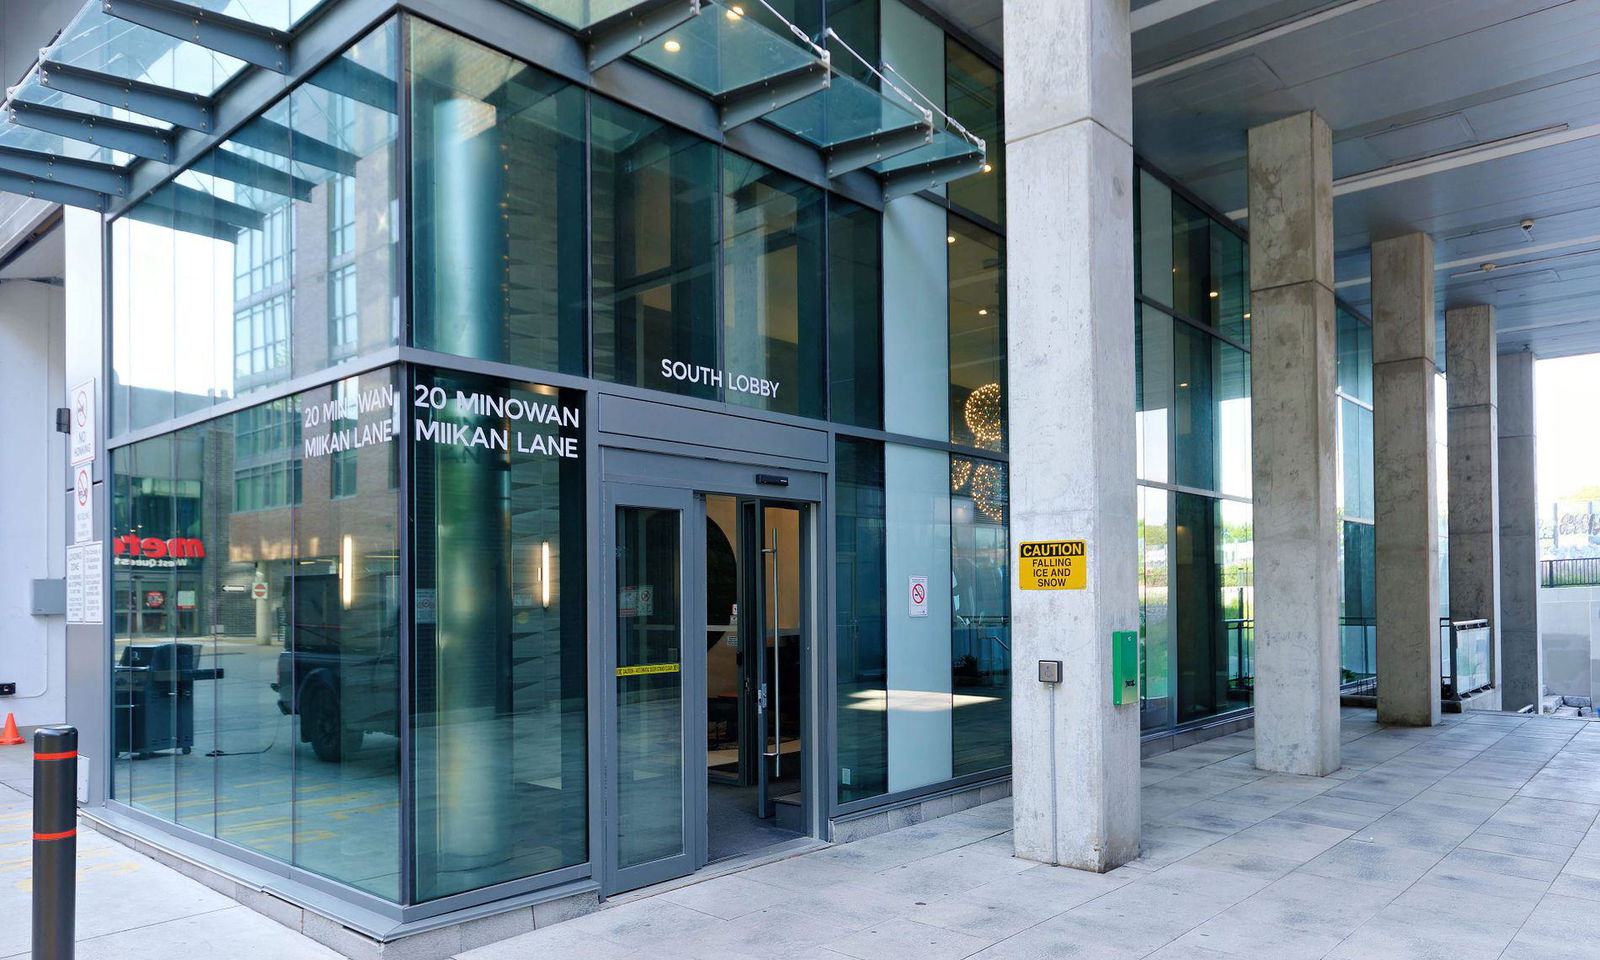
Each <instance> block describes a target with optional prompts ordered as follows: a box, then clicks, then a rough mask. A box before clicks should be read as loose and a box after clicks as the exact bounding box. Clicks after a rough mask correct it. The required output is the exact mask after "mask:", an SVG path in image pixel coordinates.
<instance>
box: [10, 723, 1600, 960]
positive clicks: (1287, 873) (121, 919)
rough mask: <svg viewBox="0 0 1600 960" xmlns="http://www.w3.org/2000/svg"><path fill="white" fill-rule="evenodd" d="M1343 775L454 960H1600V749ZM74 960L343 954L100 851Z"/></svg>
mask: <svg viewBox="0 0 1600 960" xmlns="http://www.w3.org/2000/svg"><path fill="white" fill-rule="evenodd" d="M1344 739H1345V744H1344V762H1345V766H1344V768H1343V769H1341V770H1339V771H1338V772H1337V773H1335V774H1334V775H1333V776H1330V777H1322V778H1315V777H1289V776H1276V775H1267V774H1263V773H1261V772H1260V771H1258V770H1256V769H1254V767H1253V766H1252V762H1253V759H1254V758H1253V755H1252V753H1251V747H1252V737H1251V734H1249V733H1248V732H1246V733H1241V734H1235V735H1232V736H1228V737H1223V738H1221V739H1218V740H1212V741H1208V742H1206V743H1202V744H1199V745H1197V746H1193V747H1188V748H1186V749H1183V750H1179V751H1175V752H1172V753H1168V754H1164V755H1161V756H1158V757H1154V758H1152V759H1150V760H1147V761H1145V763H1144V767H1143V776H1144V785H1145V786H1144V794H1143V802H1144V813H1145V834H1144V837H1145V852H1144V856H1143V857H1141V858H1140V859H1139V860H1137V861H1135V862H1134V863H1133V864H1130V865H1129V866H1126V867H1123V868H1121V869H1119V870H1115V871H1113V872H1111V873H1109V874H1104V875H1095V874H1088V873H1082V872H1079V871H1075V870H1068V869H1061V868H1055V867H1046V866H1040V865H1037V864H1033V863H1029V862H1027V861H1022V860H1017V859H1015V858H1014V857H1012V856H1011V837H1010V819H1011V805H1010V801H1009V800H1003V801H999V802H997V803H991V804H986V805H984V806H981V807H975V808H973V809H971V810H967V811H964V812H962V813H958V814H955V815H952V816H949V817H945V818H942V819H939V820H934V821H930V822H928V823H924V824H918V825H915V826H911V827H906V828H903V829H901V830H896V831H894V832H892V833H888V834H884V835H882V836H879V837H873V838H871V839H868V840H863V841H860V842H857V843H852V844H843V845H840V846H834V847H829V848H826V849H823V850H819V851H816V852H813V853H809V854H805V855H802V856H797V857H793V858H790V859H787V860H782V861H779V862H776V863H769V864H766V865H763V866H758V867H754V868H751V869H748V870H744V871H741V872H737V873H732V874H728V875H725V876H721V877H718V878H715V879H710V880H704V881H699V882H688V883H684V884H680V885H678V886H676V887H674V888H673V889H669V890H664V891H652V892H651V893H652V894H653V895H649V896H635V897H632V898H626V899H624V900H623V901H621V902H613V903H612V904H611V905H609V906H608V907H606V908H605V909H603V910H601V911H599V912H597V913H594V914H592V915H590V916H587V917H581V918H579V919H576V920H572V921H569V922H567V923H563V924H558V925H556V926H554V927H551V928H549V929H547V930H540V931H535V932H533V933H529V934H525V935H523V936H520V937H517V938H515V939H512V940H507V941H503V942H501V943H497V944H493V945H491V946H487V947H482V948H479V949H476V950H472V951H468V952H465V953H462V954H460V955H459V957H460V960H524V958H525V960H549V958H558V960H646V958H649V960H744V958H786V960H846V958H855V960H962V958H968V957H971V958H975V960H1042V958H1070V957H1093V958H1105V960H1124V958H1133V957H1152V958H1184V960H1222V958H1231V957H1262V956H1269V957H1272V958H1274V960H1298V958H1320V957H1328V958H1340V960H1391V958H1406V960H1413V958H1415V960H1428V958H1435V957H1438V958H1446V957H1448V958H1452V960H1455V958H1461V960H1473V958H1485V960H1495V958H1498V960H1525V958H1526V960H1533V958H1538V960H1562V958H1568V957H1571V958H1579V957H1582V958H1584V960H1590V958H1593V957H1594V956H1596V950H1597V949H1600V946H1597V945H1600V826H1596V815H1597V814H1600V724H1596V723H1591V722H1588V721H1581V720H1564V719H1553V718H1535V717H1520V716H1509V715H1503V714H1467V715H1465V716H1463V717H1451V718H1448V721H1447V723H1446V724H1445V725H1443V726H1440V727H1437V728H1434V729H1429V730H1414V729H1384V728H1381V727H1379V726H1377V724H1376V723H1374V722H1373V720H1372V713H1371V711H1359V710H1353V711H1347V712H1346V714H1345V722H1344ZM28 789H29V765H28V754H27V748H25V747H16V748H4V749H3V750H0V911H5V913H4V915H5V916H6V917H8V919H9V922H7V923H3V924H0V958H8V960H9V958H20V957H25V956H27V955H28V935H29V934H28V914H29V906H28V898H29V893H30V885H29V869H30V865H29V854H30V850H29V840H28V836H29V817H30V813H31V800H30V798H29V797H28V794H27V791H28ZM78 876H79V892H78V895H79V924H78V935H79V944H78V954H77V955H78V957H79V958H80V960H113V958H114V960H123V958H127V960H133V958H138V960H165V958H181V960H196V958H207V960H209V958H213V957H215V958H235V957H238V958H249V960H278V958H285V960H302V958H304V960H336V958H337V956H338V955H337V954H335V953H333V952H332V951H330V950H328V949H327V948H326V947H323V946H321V945H320V944H317V943H315V942H314V941H312V940H310V939H307V938H306V937H304V936H302V935H300V934H299V933H296V932H294V931H292V930H290V929H289V928H287V927H284V926H281V925H279V924H278V923H276V922H275V921H273V920H270V919H268V918H267V917H265V916H263V915H261V914H259V913H256V912H255V911H253V910H250V909H249V908H246V907H243V906H240V905H238V904H237V903H235V902H234V901H233V900H231V899H229V898H227V897H224V896H222V895H221V894H219V893H216V892H215V891H213V890H211V889H209V888H208V887H206V886H204V885H203V884H201V883H199V882H197V881H195V880H192V879H190V878H188V877H186V876H183V875H182V874H180V873H178V872H177V871H175V870H172V869H170V868H168V867H166V866H164V865H162V864H159V863H157V862H155V861H153V860H151V859H149V858H148V857H145V856H143V855H142V854H139V853H136V852H134V851H132V850H129V849H128V848H126V847H123V846H121V845H119V844H117V843H115V842H112V841H110V840H107V839H105V838H104V837H101V836H99V835H97V834H95V833H93V832H91V831H89V830H87V829H85V830H84V832H83V833H82V834H81V837H80V864H79V871H78Z"/></svg>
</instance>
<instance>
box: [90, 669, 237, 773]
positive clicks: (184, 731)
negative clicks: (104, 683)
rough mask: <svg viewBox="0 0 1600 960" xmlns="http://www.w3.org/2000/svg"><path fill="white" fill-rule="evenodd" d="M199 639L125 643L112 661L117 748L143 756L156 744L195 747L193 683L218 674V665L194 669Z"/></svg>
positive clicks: (158, 747)
mask: <svg viewBox="0 0 1600 960" xmlns="http://www.w3.org/2000/svg"><path fill="white" fill-rule="evenodd" d="M199 659H200V645H199V644H198V643H130V644H128V645H127V646H125V647H123V648H122V656H121V658H120V659H119V660H118V662H117V666H116V677H115V681H114V685H115V691H114V692H115V697H116V699H115V701H114V702H115V704H116V710H117V716H116V718H115V727H116V741H117V752H118V753H119V754H121V753H126V754H130V755H132V756H135V757H140V758H143V757H148V756H150V755H151V754H152V753H154V752H155V751H157V750H181V751H183V752H184V753H188V752H189V751H190V749H191V748H193V747H194V683H195V681H196V680H220V679H222V671H221V670H220V669H214V670H199V669H196V668H195V664H196V663H197V662H198V661H199Z"/></svg>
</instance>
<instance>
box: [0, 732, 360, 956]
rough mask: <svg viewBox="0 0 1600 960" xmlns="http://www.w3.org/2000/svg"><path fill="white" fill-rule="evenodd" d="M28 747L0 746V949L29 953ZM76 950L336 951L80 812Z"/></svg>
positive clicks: (136, 952)
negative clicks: (127, 842) (126, 842)
mask: <svg viewBox="0 0 1600 960" xmlns="http://www.w3.org/2000/svg"><path fill="white" fill-rule="evenodd" d="M32 764H33V753H32V747H31V746H29V745H27V744H23V745H20V746H7V747H0V918H4V919H3V920H0V958H6V960H14V958H26V957H29V956H31V946H30V944H31V936H32V896H33V879H32V860H33V825H32V824H33V797H32V795H31V790H32V781H33V768H32ZM77 935H78V944H77V960H233V958H249V960H342V958H341V957H340V956H339V954H337V953H334V952H333V951H332V950H329V949H328V948H327V947H324V946H322V945H321V944H319V943H317V942H316V941H314V940H310V939H308V938H306V937H304V936H302V935H301V934H299V933H297V932H295V931H293V930H290V929H289V928H288V927H285V926H283V925H282V924H279V923H278V922H276V921H274V920H271V919H268V918H267V917H265V916H263V915H262V914H259V913H257V912H255V911H254V910H251V909H250V908H249V907H244V906H240V905H239V903H238V902H237V901H235V900H233V899H231V898H229V897H225V896H223V895H222V894H220V893H217V892H216V891H215V890H212V889H211V888H210V887H207V886H206V885H204V884H202V883H200V882H199V881H197V880H192V879H190V878H188V877H186V876H184V875H183V874H181V873H179V872H178V871H176V870H173V869H172V868H170V867H167V866H165V865H164V864H161V863H157V862H156V861H154V860H152V859H150V858H149V857H147V856H145V855H144V854H142V853H138V852H136V851H134V850H130V849H128V848H127V847H125V846H123V845H121V844H120V843H117V842H115V841H113V840H108V839H106V838H105V837H103V836H101V835H100V834H98V833H95V832H93V830H92V825H91V824H89V823H88V822H87V821H85V820H83V819H82V818H80V819H79V820H78V922H77Z"/></svg>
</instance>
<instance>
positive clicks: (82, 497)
mask: <svg viewBox="0 0 1600 960" xmlns="http://www.w3.org/2000/svg"><path fill="white" fill-rule="evenodd" d="M92 469H93V468H92V467H91V466H90V465H89V464H87V463H86V464H84V465H83V466H81V467H73V468H72V476H73V480H72V542H73V543H85V542H87V541H89V540H93V539H94V479H93V478H92V477H90V475H89V471H90V470H92Z"/></svg>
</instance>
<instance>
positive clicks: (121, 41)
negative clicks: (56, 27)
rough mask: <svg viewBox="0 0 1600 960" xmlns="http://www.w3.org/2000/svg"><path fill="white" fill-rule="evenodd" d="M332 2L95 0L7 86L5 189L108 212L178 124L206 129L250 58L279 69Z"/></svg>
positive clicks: (1, 139)
mask: <svg viewBox="0 0 1600 960" xmlns="http://www.w3.org/2000/svg"><path fill="white" fill-rule="evenodd" d="M323 2H324V0H248V2H247V0H201V2H199V3H195V4H188V3H174V2H168V0H94V2H91V3H88V4H86V5H85V6H84V7H83V8H82V9H81V10H79V11H78V13H77V15H76V16H74V17H73V18H72V21H71V22H70V23H68V24H67V26H66V27H65V29H63V30H62V31H61V33H60V34H59V35H58V36H57V38H56V40H55V41H54V42H53V43H52V44H51V45H50V46H49V47H46V48H45V49H43V50H41V51H40V56H39V59H38V61H36V62H35V63H34V65H33V66H32V67H31V68H30V69H29V70H28V72H27V74H25V75H24V76H23V78H22V80H21V81H20V82H19V83H18V84H17V85H16V86H14V87H11V88H10V89H8V90H7V91H6V96H5V101H4V106H3V108H0V112H3V113H4V118H3V119H4V120H5V122H4V123H0V190H6V191H8V192H13V193H22V194H28V195H32V196H37V197H40V198H42V199H46V200H51V201H53V202H60V203H68V204H72V205H75V206H86V207H90V208H93V209H102V210H103V209H105V206H106V204H107V202H108V200H109V198H111V197H119V196H124V195H126V192H127V188H128V176H127V171H128V168H129V167H130V166H131V165H132V164H133V163H134V162H136V161H137V160H140V159H149V160H157V161H161V162H168V161H170V160H171V159H172V151H173V144H174V137H175V133H176V130H177V129H179V128H186V129H194V130H200V131H204V132H209V131H210V129H211V125H212V122H213V116H214V110H213V98H214V96H215V94H216V93H217V91H218V90H219V89H221V88H222V86H223V85H224V84H226V83H227V82H228V81H229V80H231V79H232V78H233V77H234V76H235V75H237V74H238V73H239V72H240V71H241V70H243V69H244V68H245V67H246V66H247V65H249V64H251V63H254V64H257V65H260V66H263V67H266V68H268V69H275V70H278V71H283V70H285V69H286V68H287V64H288V50H289V43H290V41H291V37H292V34H291V32H290V31H291V30H292V28H293V27H294V26H295V25H296V24H298V23H299V22H300V21H302V20H303V19H304V18H305V17H306V16H307V15H308V14H309V13H311V12H312V11H313V10H314V9H315V8H316V7H318V6H320V5H321V4H322V3H323Z"/></svg>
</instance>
